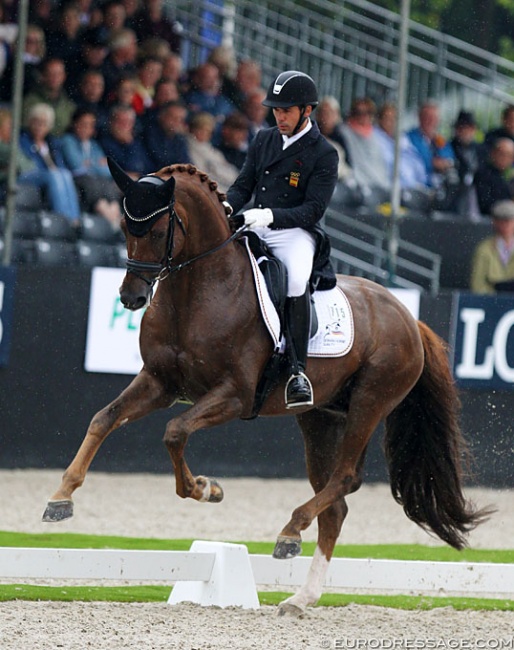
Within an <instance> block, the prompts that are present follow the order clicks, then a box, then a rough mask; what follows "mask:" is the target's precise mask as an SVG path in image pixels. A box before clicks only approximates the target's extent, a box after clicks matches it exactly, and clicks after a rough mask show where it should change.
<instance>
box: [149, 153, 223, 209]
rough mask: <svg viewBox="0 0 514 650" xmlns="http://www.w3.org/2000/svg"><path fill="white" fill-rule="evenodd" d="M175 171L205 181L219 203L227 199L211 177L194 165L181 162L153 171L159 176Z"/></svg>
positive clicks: (170, 174) (168, 174) (169, 174)
mask: <svg viewBox="0 0 514 650" xmlns="http://www.w3.org/2000/svg"><path fill="white" fill-rule="evenodd" d="M175 173H179V174H189V175H190V176H196V177H197V178H198V179H199V180H200V182H201V183H206V184H207V187H208V188H209V190H210V191H211V192H214V193H215V194H216V197H217V198H218V201H219V202H220V203H223V202H224V201H226V200H227V195H226V194H225V193H224V192H220V190H219V189H218V183H217V182H216V181H214V180H212V178H210V177H209V175H208V174H206V173H205V172H202V171H200V170H199V169H198V168H197V167H195V166H194V165H191V164H187V165H186V164H182V163H179V164H176V165H168V166H167V167H163V168H162V169H159V171H157V172H155V175H156V176H159V177H162V176H166V177H168V178H169V176H172V175H173V174H175ZM223 208H224V210H225V212H227V208H226V206H223Z"/></svg>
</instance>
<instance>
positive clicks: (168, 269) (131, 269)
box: [123, 176, 245, 287]
mask: <svg viewBox="0 0 514 650" xmlns="http://www.w3.org/2000/svg"><path fill="white" fill-rule="evenodd" d="M151 178H152V179H156V180H159V181H162V182H163V183H164V182H165V181H163V180H162V179H161V178H159V177H158V176H152V177H151ZM123 211H124V213H125V216H126V218H127V219H130V220H132V221H138V222H141V221H148V220H150V219H151V218H153V217H155V216H157V215H158V214H161V213H164V212H168V213H169V224H168V236H167V239H166V249H165V253H164V257H163V258H162V260H161V261H160V262H143V261H141V260H136V259H132V258H130V257H129V258H128V259H127V261H126V267H127V272H128V273H132V274H133V275H135V276H137V277H138V278H140V279H141V280H143V282H145V283H146V284H147V285H148V286H150V287H153V286H154V284H155V283H156V282H158V281H161V280H164V279H165V278H167V277H168V275H170V274H171V273H176V272H177V271H180V270H182V269H183V268H185V267H186V266H189V265H190V264H192V263H193V262H196V261H197V260H200V259H202V258H203V257H206V256H207V255H210V254H211V253H215V252H216V251H218V250H220V249H221V248H223V247H224V246H226V245H227V244H229V243H230V242H232V241H234V240H235V239H237V238H238V237H240V236H241V234H242V232H243V230H244V229H245V227H243V228H240V229H238V230H236V232H234V233H233V234H232V235H231V236H230V237H229V238H228V239H226V240H225V241H224V242H222V243H221V244H219V245H218V246H215V247H214V248H211V249H209V250H208V251H205V252H204V253H200V254H199V255H196V256H195V257H192V258H191V259H189V260H187V261H185V262H182V263H181V264H176V265H175V266H173V264H172V262H173V238H174V235H175V223H177V224H178V225H179V227H180V229H181V230H182V233H183V235H184V237H185V236H186V235H187V233H186V229H185V226H184V223H183V221H182V219H181V218H180V216H179V215H178V214H177V212H176V210H175V197H174V196H172V197H171V200H170V203H169V205H167V206H164V207H162V208H159V209H158V210H154V211H153V212H152V213H150V214H148V215H145V216H144V217H135V216H134V215H132V214H130V212H129V211H128V209H127V205H126V200H125V199H123ZM143 274H152V277H150V278H147V277H145V275H143Z"/></svg>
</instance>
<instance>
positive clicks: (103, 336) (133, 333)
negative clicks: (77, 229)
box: [84, 268, 145, 375]
mask: <svg viewBox="0 0 514 650" xmlns="http://www.w3.org/2000/svg"><path fill="white" fill-rule="evenodd" d="M124 276H125V271H124V270H123V269H114V268H94V269H93V271H92V276H91V294H90V298H89V317H88V326H87V341H86V356H85V363H84V366H85V369H86V370H87V371H88V372H108V373H117V374H126V375H137V373H138V372H139V371H140V370H141V367H142V365H143V362H142V360H141V355H140V354H139V327H140V325H141V319H142V318H143V314H144V311H145V310H144V309H140V310H139V311H136V312H133V311H129V310H128V309H125V308H124V307H123V305H122V303H121V300H120V295H119V288H120V285H121V283H122V281H123V277H124Z"/></svg>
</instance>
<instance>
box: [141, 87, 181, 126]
mask: <svg viewBox="0 0 514 650" xmlns="http://www.w3.org/2000/svg"><path fill="white" fill-rule="evenodd" d="M179 101H181V100H180V93H179V92H178V88H177V84H176V83H175V82H174V81H167V80H166V79H159V81H158V82H157V83H156V84H155V93H154V97H153V102H152V105H151V106H150V108H148V109H147V110H146V111H145V112H144V113H143V115H142V116H141V117H140V123H141V126H142V128H143V129H145V128H146V126H147V125H148V124H151V123H152V122H154V121H155V120H156V119H157V114H158V112H159V109H160V108H161V107H162V106H164V105H165V104H168V103H169V102H179ZM186 130H187V129H186Z"/></svg>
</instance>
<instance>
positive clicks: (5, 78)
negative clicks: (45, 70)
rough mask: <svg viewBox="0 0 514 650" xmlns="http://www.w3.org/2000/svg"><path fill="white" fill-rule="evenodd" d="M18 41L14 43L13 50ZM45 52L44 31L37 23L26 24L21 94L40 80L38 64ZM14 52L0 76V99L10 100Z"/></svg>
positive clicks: (31, 88) (24, 93)
mask: <svg viewBox="0 0 514 650" xmlns="http://www.w3.org/2000/svg"><path fill="white" fill-rule="evenodd" d="M17 47H18V42H17V41H15V43H14V50H16V48H17ZM45 53H46V40H45V33H44V32H43V30H42V29H41V27H38V26H37V25H27V36H26V38H25V49H24V51H23V95H27V94H28V93H29V92H30V91H31V90H33V89H34V88H35V87H36V86H37V85H38V84H39V82H40V80H41V71H40V65H41V62H42V61H43V59H44V57H45ZM13 76H14V52H13V55H12V56H10V57H9V60H8V62H7V65H6V68H5V70H4V73H3V75H2V76H1V77H0V100H2V101H4V102H10V101H11V98H12V91H13Z"/></svg>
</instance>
